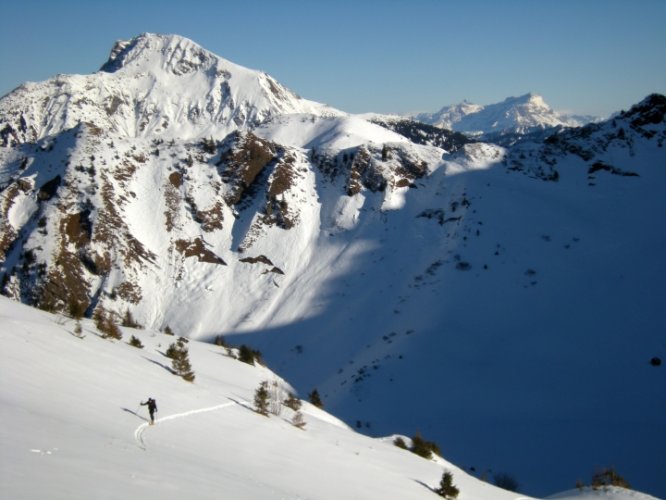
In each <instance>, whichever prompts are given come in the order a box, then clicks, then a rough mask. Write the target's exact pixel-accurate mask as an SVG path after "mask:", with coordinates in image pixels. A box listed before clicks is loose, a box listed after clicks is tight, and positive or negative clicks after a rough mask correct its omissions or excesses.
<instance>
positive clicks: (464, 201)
mask: <svg viewBox="0 0 666 500" xmlns="http://www.w3.org/2000/svg"><path fill="white" fill-rule="evenodd" d="M474 110H475V111H474ZM456 113H457V114H456ZM665 113H666V98H664V96H662V95H658V94H654V95H650V96H647V97H646V98H645V99H644V100H643V101H642V102H641V103H638V104H637V105H636V106H634V107H632V108H631V109H630V110H629V111H627V112H625V113H620V114H618V115H616V116H615V117H614V118H613V119H611V120H606V121H601V122H596V123H590V124H587V125H585V126H583V127H572V126H570V125H571V124H572V122H566V123H565V121H564V118H562V117H557V116H556V114H555V113H553V112H552V110H550V108H549V107H548V106H547V105H546V104H545V103H544V102H543V99H541V98H540V97H538V96H534V95H528V96H524V97H522V98H512V99H508V100H507V101H505V102H504V103H500V104H498V105H492V106H485V107H481V106H475V105H470V104H465V105H464V106H461V107H459V109H458V111H454V110H452V109H449V110H448V111H446V112H445V111H444V110H442V111H441V112H440V113H438V114H437V117H435V115H431V117H430V118H429V120H430V122H431V123H433V124H435V125H438V126H435V125H428V124H426V123H422V122H419V121H417V120H414V119H407V118H404V117H402V118H399V119H388V118H386V117H381V116H374V117H372V118H371V119H369V117H362V116H354V115H350V114H347V113H345V112H343V111H340V110H336V109H333V108H330V107H328V106H325V105H323V104H319V103H317V102H313V101H308V100H305V99H302V98H300V97H298V96H297V95H296V94H295V93H294V92H292V91H290V90H289V89H287V88H286V87H284V86H282V85H281V84H280V83H279V82H277V81H276V80H274V79H273V78H272V77H270V76H269V75H266V74H265V73H262V72H259V71H254V70H250V69H247V68H243V67H242V66H238V65H236V64H234V63H231V62H229V61H226V60H225V59H223V58H221V57H219V56H216V55H215V54H212V53H211V52H209V51H207V50H205V49H203V48H202V47H200V46H198V45H197V44H196V43H194V42H192V41H191V40H188V39H186V38H182V37H179V36H176V35H155V34H143V35H140V36H138V37H136V38H134V39H132V40H130V41H125V42H119V43H117V44H116V45H115V47H114V48H113V50H112V52H111V56H110V58H109V60H108V61H107V62H106V63H104V64H103V65H102V67H101V69H100V71H98V72H96V73H94V74H90V75H58V76H56V77H54V78H51V79H49V80H47V81H45V82H40V83H30V84H24V85H22V86H21V87H19V88H17V89H16V90H14V91H13V92H11V93H9V94H8V95H6V96H5V97H3V98H2V99H0V146H1V147H0V290H1V292H2V294H4V295H5V296H7V297H10V298H12V299H14V300H16V301H20V302H23V303H26V304H29V305H33V306H36V307H39V308H42V309H45V310H49V311H58V312H64V313H66V314H70V315H73V316H79V315H83V316H86V317H94V316H100V315H107V316H110V317H112V318H113V319H114V321H117V322H119V323H125V324H128V325H130V324H140V325H143V326H145V327H147V328H152V329H157V330H164V329H166V328H167V326H168V327H169V330H172V331H174V332H175V333H176V334H177V335H184V336H188V337H191V338H194V339H201V340H212V339H214V338H215V337H217V336H218V335H224V336H225V337H226V338H227V339H228V341H230V342H232V343H236V344H241V343H245V344H249V345H251V346H253V347H255V348H257V349H259V350H261V351H262V353H263V354H264V357H265V359H266V360H267V361H268V362H269V364H270V365H271V367H272V368H273V369H275V371H277V372H278V373H280V374H281V375H282V376H285V378H286V379H287V380H289V382H290V383H292V384H293V385H294V386H295V387H296V388H297V389H298V390H299V391H300V392H301V394H305V393H306V392H308V391H310V390H311V389H312V388H314V387H316V388H318V391H319V392H320V393H321V395H322V397H323V398H324V401H325V404H326V406H327V408H328V409H329V410H331V411H332V412H333V413H335V414H337V415H338V416H340V417H341V418H343V419H344V420H345V421H346V422H347V423H349V424H350V425H352V426H354V427H358V428H359V429H362V430H363V431H364V432H367V433H371V434H392V433H397V432H400V433H403V434H406V435H412V434H413V433H415V432H417V431H420V432H422V433H423V435H424V436H425V437H426V438H430V439H433V440H436V441H437V442H439V443H440V445H441V448H442V452H443V454H444V456H445V457H446V458H447V459H449V460H451V461H453V462H454V463H456V464H458V465H459V466H461V467H464V468H467V470H469V471H472V470H473V471H476V473H477V474H479V475H482V474H483V471H487V470H488V469H492V470H495V471H498V470H502V471H507V472H510V473H512V474H515V475H516V476H517V477H518V479H519V481H520V483H521V484H523V485H524V488H525V492H526V493H531V494H536V495H541V494H545V493H548V492H554V491H560V490H563V489H567V488H569V487H570V486H572V485H573V484H574V483H575V481H576V479H578V478H579V477H587V476H588V475H589V474H590V473H592V472H593V470H594V468H595V467H597V466H598V465H600V464H608V465H614V466H616V467H617V468H618V469H620V470H621V472H622V473H623V475H625V476H626V477H627V478H628V480H629V481H630V482H632V484H635V486H636V487H637V488H639V489H642V490H644V491H647V492H650V493H654V494H657V495H660V494H661V495H662V496H663V494H665V493H666V492H665V491H663V481H662V475H663V474H662V472H663V465H664V464H663V454H662V453H661V450H662V449H663V446H662V445H666V436H665V434H664V429H666V417H665V415H666V402H665V401H664V399H663V397H662V395H663V376H662V371H663V369H662V368H656V367H655V366H653V365H650V363H649V360H651V359H652V358H660V359H663V358H664V357H666V346H664V344H663V332H664V331H665V330H666V318H665V317H664V314H663V304H664V303H666V289H665V288H664V287H663V285H662V283H663V282H664V281H666V266H665V264H664V260H663V255H664V253H666V234H665V233H664V231H663V230H660V229H659V227H661V226H662V225H663V215H664V214H665V213H666V197H664V196H663V194H664V190H665V188H666V171H665V170H664V169H663V168H661V167H662V166H663V165H664V164H666V154H665V153H664V151H666V149H665V148H664V147H663V146H664V144H663V143H664V140H666V121H665V118H664V116H665ZM426 118H427V117H423V116H421V117H420V119H421V120H425V119H426ZM447 120H448V121H447ZM454 122H455V127H454V129H455V128H458V129H459V131H458V132H455V131H453V132H452V131H449V130H444V129H442V128H440V127H441V126H446V124H447V123H449V124H453V123H454ZM488 124H489V125H488ZM516 124H518V125H519V127H518V128H516ZM564 125H567V126H564ZM487 126H489V127H490V128H489V129H484V128H483V127H487ZM511 127H513V128H511ZM534 127H537V128H540V129H541V130H542V133H540V134H536V135H534V134H532V135H525V133H526V132H530V131H533V130H534ZM545 127H549V128H545ZM550 127H555V128H550ZM485 130H487V131H486V132H484V131H485ZM509 130H510V131H511V132H510V133H511V134H513V135H514V136H513V137H512V139H511V141H510V145H508V146H502V145H498V144H496V143H489V142H479V141H478V137H477V138H471V137H470V135H472V134H473V133H478V132H483V133H485V134H489V133H490V132H493V133H495V132H497V133H500V134H503V133H505V132H506V131H509ZM461 132H464V134H463V133H461ZM506 133H509V132H506ZM516 134H518V135H519V136H516ZM507 144H509V143H507ZM614 436H622V439H614V438H613V437H614ZM590 443H593V445H591V444H590Z"/></svg>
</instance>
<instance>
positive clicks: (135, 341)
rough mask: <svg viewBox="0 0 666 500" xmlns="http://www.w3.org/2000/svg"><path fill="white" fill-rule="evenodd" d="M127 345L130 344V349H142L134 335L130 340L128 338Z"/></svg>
mask: <svg viewBox="0 0 666 500" xmlns="http://www.w3.org/2000/svg"><path fill="white" fill-rule="evenodd" d="M129 344H130V345H131V346H132V347H136V348H138V349H143V344H142V343H141V341H140V340H139V339H138V338H137V337H135V336H134V335H132V338H130V341H129Z"/></svg>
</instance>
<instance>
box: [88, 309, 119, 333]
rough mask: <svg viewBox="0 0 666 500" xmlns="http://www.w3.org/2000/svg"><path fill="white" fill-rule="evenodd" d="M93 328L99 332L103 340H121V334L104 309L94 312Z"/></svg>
mask: <svg viewBox="0 0 666 500" xmlns="http://www.w3.org/2000/svg"><path fill="white" fill-rule="evenodd" d="M94 319H95V326H96V327H97V329H98V330H99V331H100V332H101V334H102V338H104V339H115V340H120V339H122V338H123V334H122V332H121V331H120V328H118V325H116V324H115V323H114V322H113V319H111V315H109V314H107V313H106V311H104V309H98V310H97V311H95V316H94Z"/></svg>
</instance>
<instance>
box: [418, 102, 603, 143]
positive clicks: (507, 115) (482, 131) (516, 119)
mask: <svg viewBox="0 0 666 500" xmlns="http://www.w3.org/2000/svg"><path fill="white" fill-rule="evenodd" d="M414 118H415V119H416V120H419V121H422V122H424V123H427V124H430V125H435V126H438V127H442V128H447V129H451V130H454V131H456V132H464V133H467V134H471V135H476V136H481V135H493V134H494V135H503V134H509V133H511V134H525V133H529V132H533V131H535V130H542V129H546V128H551V127H571V126H580V125H584V124H585V123H586V121H582V119H576V118H573V117H567V116H565V115H562V114H560V113H557V112H556V111H553V109H552V108H551V107H550V106H549V105H548V104H547V103H546V101H545V100H544V99H543V97H541V96H540V95H537V94H533V93H528V94H525V95H522V96H519V97H508V98H506V99H505V100H504V101H502V102H500V103H496V104H488V105H485V106H483V105H479V104H472V103H469V102H467V101H465V102H463V103H461V104H457V105H453V106H445V107H443V108H442V109H440V110H439V111H438V112H436V113H420V114H417V115H415V116H414ZM587 121H591V120H587Z"/></svg>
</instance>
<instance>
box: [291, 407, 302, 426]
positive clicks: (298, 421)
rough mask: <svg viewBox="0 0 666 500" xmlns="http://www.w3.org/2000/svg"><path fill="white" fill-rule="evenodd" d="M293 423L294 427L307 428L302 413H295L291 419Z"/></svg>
mask: <svg viewBox="0 0 666 500" xmlns="http://www.w3.org/2000/svg"><path fill="white" fill-rule="evenodd" d="M291 423H292V425H293V426H294V427H298V428H299V429H303V428H305V418H303V414H302V413H301V412H300V411H297V412H296V413H294V416H293V417H292V418H291Z"/></svg>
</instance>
